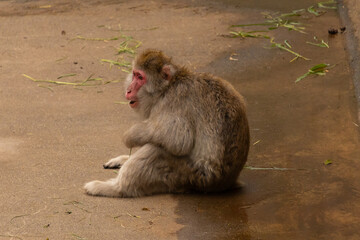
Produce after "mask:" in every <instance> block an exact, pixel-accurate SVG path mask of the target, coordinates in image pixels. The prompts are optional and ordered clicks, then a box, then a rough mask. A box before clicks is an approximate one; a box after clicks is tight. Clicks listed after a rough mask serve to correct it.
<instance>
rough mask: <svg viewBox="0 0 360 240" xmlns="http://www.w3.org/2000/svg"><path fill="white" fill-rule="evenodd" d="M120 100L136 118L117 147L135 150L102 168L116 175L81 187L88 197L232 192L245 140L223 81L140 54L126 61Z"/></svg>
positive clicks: (238, 101)
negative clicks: (128, 71)
mask: <svg viewBox="0 0 360 240" xmlns="http://www.w3.org/2000/svg"><path fill="white" fill-rule="evenodd" d="M125 97H126V99H127V100H128V101H129V105H130V107H131V108H132V109H133V110H135V112H137V113H138V114H140V115H141V116H142V117H143V121H141V122H139V123H136V124H135V125H133V126H132V127H131V128H130V129H129V130H127V131H126V132H125V134H124V135H125V136H124V142H125V145H126V146H127V147H128V148H135V147H138V150H137V151H136V152H134V153H132V154H131V156H128V155H122V156H119V157H117V158H113V159H111V160H110V161H108V162H107V163H105V164H104V168H120V170H119V173H118V176H117V177H116V178H113V179H110V180H108V181H92V182H89V183H87V184H86V185H85V190H86V192H87V193H88V194H90V195H98V196H107V197H140V196H145V195H152V194H156V193H183V192H191V191H197V192H217V191H224V190H227V189H231V188H234V187H236V185H237V179H238V176H239V174H240V171H241V170H242V168H243V166H244V164H245V162H246V159H247V155H248V151H249V138H250V136H249V126H248V120H247V117H246V111H245V104H244V100H243V97H242V96H241V95H240V94H239V93H238V92H237V91H236V90H235V89H234V88H233V87H232V86H231V85H230V84H229V83H228V82H226V81H225V80H223V79H220V78H218V77H214V76H212V75H210V74H205V73H201V74H197V73H192V72H190V71H189V70H187V69H186V68H185V67H182V66H178V65H175V64H174V63H173V62H172V60H171V58H169V57H167V56H165V55H164V54H163V53H162V52H161V51H157V50H146V51H144V52H143V53H142V54H140V55H139V56H138V57H137V58H136V59H135V61H134V64H133V70H132V73H131V74H130V75H129V76H128V78H127V80H126V93H125Z"/></svg>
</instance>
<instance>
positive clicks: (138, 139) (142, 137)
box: [124, 122, 151, 148]
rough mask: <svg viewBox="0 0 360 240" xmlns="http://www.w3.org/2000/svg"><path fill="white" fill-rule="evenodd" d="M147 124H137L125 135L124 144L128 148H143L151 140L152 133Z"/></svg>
mask: <svg viewBox="0 0 360 240" xmlns="http://www.w3.org/2000/svg"><path fill="white" fill-rule="evenodd" d="M147 125H148V124H147V122H141V123H137V124H135V125H134V126H132V127H131V128H130V129H129V130H127V131H126V132H125V133H124V143H125V145H126V147H128V148H133V147H141V146H143V145H145V144H146V143H148V142H149V141H150V139H151V133H150V132H149V127H148V126H147Z"/></svg>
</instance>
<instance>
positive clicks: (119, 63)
mask: <svg viewBox="0 0 360 240" xmlns="http://www.w3.org/2000/svg"><path fill="white" fill-rule="evenodd" d="M101 62H105V63H109V64H110V67H112V66H113V65H116V66H120V67H128V68H129V67H131V63H130V62H126V61H123V62H118V61H113V60H109V59H101Z"/></svg>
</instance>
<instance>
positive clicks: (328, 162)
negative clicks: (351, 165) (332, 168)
mask: <svg viewBox="0 0 360 240" xmlns="http://www.w3.org/2000/svg"><path fill="white" fill-rule="evenodd" d="M324 164H325V165H330V164H332V160H331V159H327V160H325V161H324Z"/></svg>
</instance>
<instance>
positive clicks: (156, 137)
mask: <svg viewBox="0 0 360 240" xmlns="http://www.w3.org/2000/svg"><path fill="white" fill-rule="evenodd" d="M124 139H125V144H126V146H127V147H129V148H132V147H138V146H143V145H145V144H147V143H152V144H154V145H156V146H160V147H162V148H164V150H166V151H167V152H169V153H171V154H173V155H175V156H185V155H187V154H189V153H190V152H191V150H192V148H193V146H194V128H193V127H192V126H191V124H190V123H189V121H187V120H186V119H184V118H182V117H178V116H169V115H165V114H163V115H161V116H159V117H157V118H155V119H148V120H146V121H144V122H142V123H138V124H136V125H134V126H133V127H131V128H130V129H129V130H128V131H127V132H126V133H125V138H124Z"/></svg>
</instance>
